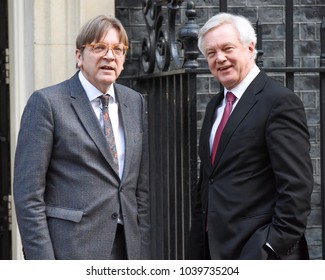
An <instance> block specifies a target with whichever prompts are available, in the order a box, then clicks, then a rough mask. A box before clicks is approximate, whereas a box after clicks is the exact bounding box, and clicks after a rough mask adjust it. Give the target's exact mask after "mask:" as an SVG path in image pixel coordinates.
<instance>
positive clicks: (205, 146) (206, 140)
mask: <svg viewBox="0 0 325 280" xmlns="http://www.w3.org/2000/svg"><path fill="white" fill-rule="evenodd" d="M222 99H223V93H222V92H220V93H218V94H217V95H216V96H215V97H213V98H212V99H211V101H210V102H209V104H208V107H207V109H206V112H205V117H204V122H203V124H202V131H201V136H200V145H199V146H200V147H199V149H200V150H199V153H200V157H201V159H203V158H204V159H205V158H206V159H209V160H208V161H207V162H203V163H205V164H206V168H209V169H211V170H212V165H211V160H210V159H211V151H210V134H211V129H212V126H213V123H214V120H215V111H216V109H217V107H218V106H219V104H220V102H221V101H222Z"/></svg>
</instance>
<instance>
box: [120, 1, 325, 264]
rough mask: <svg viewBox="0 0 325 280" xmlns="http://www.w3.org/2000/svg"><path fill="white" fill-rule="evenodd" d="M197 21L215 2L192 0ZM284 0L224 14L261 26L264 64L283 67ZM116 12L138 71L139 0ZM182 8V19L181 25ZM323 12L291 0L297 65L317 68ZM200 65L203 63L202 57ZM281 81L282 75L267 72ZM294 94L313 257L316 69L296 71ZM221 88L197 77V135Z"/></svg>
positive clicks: (215, 8) (237, 6)
mask: <svg viewBox="0 0 325 280" xmlns="http://www.w3.org/2000/svg"><path fill="white" fill-rule="evenodd" d="M194 2H195V6H196V11H197V23H198V24H199V26H202V25H203V24H204V23H205V22H206V21H207V20H208V18H210V17H211V16H212V15H214V14H215V13H217V12H219V1H217V0H196V1H194ZM285 2H286V1H285V0H268V1H266V0H229V1H228V4H227V6H228V12H231V13H235V14H241V15H243V16H246V17H247V18H248V19H249V20H250V21H251V22H252V23H254V24H255V22H256V21H257V19H259V21H260V23H261V24H263V52H264V54H263V57H262V58H263V62H264V67H266V68H268V67H283V66H285V55H286V54H285ZM115 5H116V16H117V17H118V18H119V19H120V20H121V21H122V23H123V25H124V26H125V27H126V29H127V32H128V34H129V39H130V51H129V53H128V58H127V61H126V64H125V70H124V75H139V74H140V73H141V67H140V63H139V57H140V55H141V45H142V40H143V38H144V37H147V30H146V25H145V20H144V16H143V11H142V0H118V1H115ZM183 5H184V9H182V11H181V14H180V22H181V23H185V22H186V20H187V19H186V17H185V16H184V14H185V12H184V10H185V6H186V5H185V4H183ZM324 15H325V2H324V1H323V0H294V50H293V51H294V65H293V66H295V67H319V61H320V24H321V20H322V17H323V16H324ZM199 61H200V67H206V62H205V60H204V59H203V57H202V56H200V57H199ZM270 75H272V76H274V78H276V79H278V80H280V81H283V82H285V75H284V74H281V73H270ZM294 88H295V93H296V94H297V95H299V97H300V98H301V99H302V101H303V103H304V105H305V109H306V113H307V119H308V126H309V130H310V135H311V139H310V142H311V156H312V160H313V165H314V179H315V184H314V191H313V195H312V211H311V214H310V217H309V221H308V230H307V239H308V244H309V248H310V255H311V258H312V259H321V258H322V247H321V208H320V205H321V192H320V126H319V118H320V111H319V78H318V74H317V73H296V74H295V79H294ZM218 90H219V85H218V83H217V82H216V81H215V80H214V78H213V77H211V75H201V76H199V78H198V80H197V116H198V124H197V125H198V134H199V132H200V127H201V125H202V120H203V117H204V111H205V106H206V104H207V102H208V101H209V100H210V98H211V97H212V96H213V95H214V94H215V93H216V92H217V91H218Z"/></svg>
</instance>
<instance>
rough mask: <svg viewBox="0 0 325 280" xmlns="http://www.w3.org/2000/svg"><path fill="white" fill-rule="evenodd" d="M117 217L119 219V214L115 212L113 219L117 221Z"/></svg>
mask: <svg viewBox="0 0 325 280" xmlns="http://www.w3.org/2000/svg"><path fill="white" fill-rule="evenodd" d="M117 217H118V214H117V213H116V212H114V213H113V214H112V218H113V219H114V220H115V219H117Z"/></svg>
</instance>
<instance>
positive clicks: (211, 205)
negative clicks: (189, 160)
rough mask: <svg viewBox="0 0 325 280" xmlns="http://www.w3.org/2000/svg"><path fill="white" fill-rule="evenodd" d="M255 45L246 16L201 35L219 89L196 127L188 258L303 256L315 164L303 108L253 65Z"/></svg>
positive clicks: (226, 19) (211, 25)
mask: <svg viewBox="0 0 325 280" xmlns="http://www.w3.org/2000/svg"><path fill="white" fill-rule="evenodd" d="M255 43H256V35H255V31H254V28H253V27H252V25H251V24H250V22H249V21H248V20H247V19H245V18H244V17H241V16H236V15H232V14H227V13H220V14H217V15H215V16H214V17H212V18H211V19H210V20H209V21H208V22H207V23H206V24H205V25H204V26H203V27H202V28H201V30H200V33H199V48H200V50H201V51H202V53H203V54H204V55H205V57H206V59H207V62H208V65H209V69H210V71H211V73H212V75H213V76H214V77H215V78H216V79H217V80H218V81H219V82H220V83H221V84H222V85H223V86H224V89H223V90H222V91H221V92H220V93H218V94H216V95H215V96H214V97H213V98H212V99H211V101H210V102H209V103H208V105H207V109H206V112H205V117H204V122H203V125H202V130H201V136H200V143H199V156H200V158H201V169H200V179H199V183H198V185H197V189H195V190H194V196H193V198H194V209H193V216H192V231H191V242H190V243H191V244H190V253H189V257H190V258H193V259H201V258H202V259H204V258H206V259H307V258H308V248H307V244H306V239H305V235H304V233H305V229H306V224H307V217H308V215H309V212H310V197H311V193H312V187H313V170H312V163H311V159H310V155H309V148H310V144H309V133H308V127H307V121H306V116H305V111H304V107H303V104H302V102H301V100H300V99H299V97H298V96H297V95H295V94H294V93H293V92H292V91H291V90H289V89H288V88H286V87H284V86H283V85H282V84H280V83H278V82H276V81H274V80H272V79H271V78H270V77H268V76H267V75H266V74H265V73H264V72H263V71H262V70H260V69H259V68H258V67H257V66H256V64H255V54H256V50H255ZM224 116H227V120H228V121H227V122H226V121H225V119H226V118H225V117H224ZM220 128H221V129H220Z"/></svg>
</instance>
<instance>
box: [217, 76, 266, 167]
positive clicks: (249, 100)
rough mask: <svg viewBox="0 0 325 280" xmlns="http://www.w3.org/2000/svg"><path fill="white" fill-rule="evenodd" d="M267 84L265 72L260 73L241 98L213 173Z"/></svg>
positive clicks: (225, 133) (228, 126)
mask: <svg viewBox="0 0 325 280" xmlns="http://www.w3.org/2000/svg"><path fill="white" fill-rule="evenodd" d="M265 82H266V75H265V73H264V72H262V71H261V72H260V73H259V74H258V75H257V77H256V78H255V79H254V80H253V82H252V83H251V84H250V85H249V86H248V88H247V89H246V90H245V92H244V94H243V95H242V97H241V98H240V100H239V102H238V104H237V105H236V107H235V109H234V111H233V112H232V114H231V115H230V117H229V119H228V122H227V124H226V126H225V128H224V130H223V132H222V135H221V138H220V142H219V145H218V149H217V154H216V157H215V164H214V166H213V171H215V169H216V167H217V166H218V164H219V162H220V160H221V157H222V154H223V152H224V150H225V148H226V147H227V145H228V143H229V141H230V139H231V137H232V135H233V133H234V132H235V130H236V129H237V127H238V125H239V124H240V123H241V122H242V121H243V120H244V119H245V116H246V115H247V114H248V112H249V111H250V110H251V109H252V107H253V106H254V105H255V104H256V103H257V101H258V99H257V97H256V96H257V94H258V93H259V92H260V91H261V90H262V88H263V87H264V85H265Z"/></svg>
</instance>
